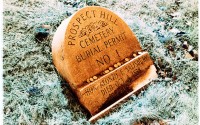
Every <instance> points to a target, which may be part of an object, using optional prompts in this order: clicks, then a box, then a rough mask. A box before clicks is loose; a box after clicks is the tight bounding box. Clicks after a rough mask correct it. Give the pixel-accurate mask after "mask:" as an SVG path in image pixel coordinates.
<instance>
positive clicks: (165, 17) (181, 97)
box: [3, 0, 198, 125]
mask: <svg viewBox="0 0 200 125" xmlns="http://www.w3.org/2000/svg"><path fill="white" fill-rule="evenodd" d="M64 1H65V0H62V1H57V0H52V1H47V0H45V1H39V0H13V1H9V0H4V12H3V15H4V17H3V21H4V22H3V35H4V37H3V40H4V45H3V68H4V70H3V83H4V86H3V87H4V124H5V125H15V124H21V125H24V124H27V125H32V124H36V125H37V124H38V125H39V124H49V125H53V124H90V123H89V122H88V121H87V117H88V113H87V112H86V111H85V109H83V108H82V107H81V106H80V104H79V103H78V101H77V100H76V98H74V95H73V94H72V93H71V91H70V90H69V88H68V87H65V88H64V93H65V95H66V96H64V94H63V93H62V91H63V90H62V89H61V87H60V84H62V85H63V84H64V85H65V84H66V83H65V82H64V81H63V80H62V79H61V78H60V76H59V75H58V74H57V72H56V71H55V68H54V65H53V63H52V57H51V41H52V37H53V33H54V32H55V30H56V28H57V27H58V25H59V24H60V23H61V21H62V20H64V19H65V18H67V17H68V16H67V14H66V12H70V13H74V12H75V11H77V10H78V9H79V8H80V7H83V6H85V1H80V2H81V3H80V5H79V6H78V7H72V6H71V5H64V4H63V3H64ZM177 1H178V0H168V1H163V0H149V1H147V0H135V1H131V0H118V1H117V0H107V1H105V0H96V1H92V2H94V3H97V4H99V5H100V6H103V7H107V8H109V9H111V10H113V11H114V12H115V13H117V14H118V15H119V16H120V17H122V18H123V19H124V21H125V22H126V23H127V24H128V25H129V26H130V28H131V29H132V31H133V32H134V33H135V35H136V36H137V38H138V39H139V41H140V42H141V45H142V47H143V49H145V50H147V51H148V52H149V53H150V54H151V57H152V58H153V59H154V62H155V65H156V67H157V69H158V74H159V78H158V79H157V80H155V81H154V82H152V83H151V85H150V86H149V87H148V88H147V89H146V90H145V91H142V92H141V93H140V94H139V95H138V96H135V95H133V96H132V97H131V98H130V99H129V100H127V102H125V103H122V104H121V106H120V107H119V108H117V109H116V110H115V111H114V112H111V113H110V114H109V115H107V116H106V117H104V118H102V119H99V120H98V121H97V122H96V124H102V125H104V124H133V123H134V124H136V123H137V122H146V123H147V124H148V123H149V124H150V123H151V122H152V121H159V120H163V121H165V122H167V123H168V124H174V125H195V124H198V112H197V109H198V106H197V105H198V96H197V92H198V91H197V86H198V75H197V73H198V61H195V60H193V59H188V58H185V53H186V51H185V49H184V48H182V43H183V42H184V41H187V42H188V44H189V45H192V46H193V47H194V49H196V50H197V49H198V28H197V27H198V6H197V5H198V4H197V3H198V1H197V0H191V1H186V0H180V2H177ZM87 2H90V1H87ZM72 3H73V1H72ZM173 15H175V16H173ZM41 24H48V25H51V27H52V31H51V34H50V36H49V37H48V38H47V39H45V40H44V41H36V40H35V38H34V31H35V28H36V27H38V26H40V25H41ZM173 29H176V30H179V31H181V32H184V33H185V34H183V35H180V36H177V33H176V32H172V31H173ZM169 46H172V47H173V48H174V50H173V51H170V50H169V49H168V47H169ZM163 72H164V73H165V76H163V75H162V73H163ZM152 124H153V123H152Z"/></svg>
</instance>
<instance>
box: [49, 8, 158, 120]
mask: <svg viewBox="0 0 200 125" xmlns="http://www.w3.org/2000/svg"><path fill="white" fill-rule="evenodd" d="M52 57H53V62H54V65H55V67H56V69H57V70H58V72H59V73H60V75H61V76H62V77H63V78H64V79H65V80H66V81H67V82H68V83H69V85H70V86H71V88H72V90H73V91H74V92H75V93H76V95H77V97H78V99H79V101H80V102H81V104H82V105H83V106H84V107H85V108H86V109H87V110H88V111H89V112H90V114H91V115H92V116H93V117H92V118H91V119H90V121H94V120H96V119H97V118H98V117H100V116H102V115H103V114H105V113H106V112H107V111H108V110H109V109H111V108H112V107H114V106H115V105H117V104H118V103H119V102H120V101H122V100H123V99H125V98H127V97H128V96H130V95H131V94H133V93H134V92H136V91H137V90H139V89H141V88H142V87H144V86H145V85H147V84H148V83H149V82H150V81H151V80H152V79H155V78H156V77H157V74H156V69H155V67H154V65H153V61H152V60H151V58H150V56H149V54H148V53H147V52H144V51H142V48H141V47H140V44H139V42H138V40H137V38H136V37H135V35H134V34H133V32H132V31H131V29H130V28H129V27H128V25H127V24H126V23H125V22H124V21H123V20H122V19H121V18H120V17H118V16H117V15H116V14H114V13H113V12H111V11H110V10H108V9H105V8H103V7H85V8H83V9H81V10H79V11H77V12H76V13H75V14H73V15H72V16H71V17H69V18H67V19H65V20H64V21H63V22H62V23H61V25H60V26H59V27H58V29H57V31H56V33H55V35H54V38H53V42H52Z"/></svg>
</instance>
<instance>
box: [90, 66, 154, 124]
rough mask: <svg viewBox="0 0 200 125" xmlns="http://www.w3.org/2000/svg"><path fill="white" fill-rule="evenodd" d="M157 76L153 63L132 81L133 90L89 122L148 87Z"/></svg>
mask: <svg viewBox="0 0 200 125" xmlns="http://www.w3.org/2000/svg"><path fill="white" fill-rule="evenodd" d="M157 77H158V75H157V73H156V68H155V66H154V65H151V66H150V67H149V68H148V70H147V71H146V72H145V73H144V74H143V75H141V76H140V77H139V78H138V79H136V80H135V81H133V82H132V84H131V87H132V89H133V91H131V92H130V93H128V94H127V95H125V96H124V97H122V98H120V99H119V100H117V101H116V102H114V103H113V104H111V105H110V106H108V107H107V108H105V109H104V110H102V111H101V112H99V113H97V114H96V115H93V116H92V117H91V118H90V119H89V122H95V121H96V120H98V119H99V118H101V117H104V116H105V115H106V114H108V113H109V112H111V111H112V110H113V109H115V108H117V106H119V104H120V103H122V102H123V101H125V100H127V99H128V97H130V96H131V95H133V94H136V93H137V92H138V91H140V90H141V89H143V88H145V87H147V86H148V84H150V82H151V81H152V80H154V79H156V78H157Z"/></svg>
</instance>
